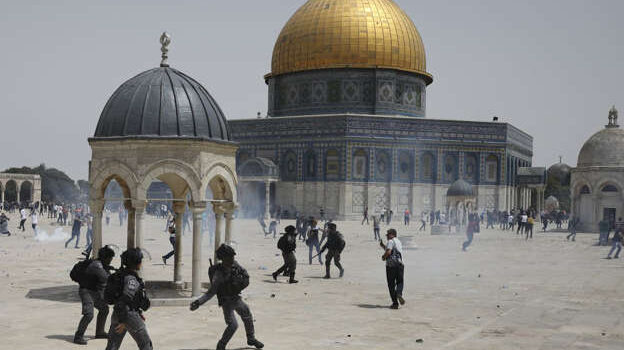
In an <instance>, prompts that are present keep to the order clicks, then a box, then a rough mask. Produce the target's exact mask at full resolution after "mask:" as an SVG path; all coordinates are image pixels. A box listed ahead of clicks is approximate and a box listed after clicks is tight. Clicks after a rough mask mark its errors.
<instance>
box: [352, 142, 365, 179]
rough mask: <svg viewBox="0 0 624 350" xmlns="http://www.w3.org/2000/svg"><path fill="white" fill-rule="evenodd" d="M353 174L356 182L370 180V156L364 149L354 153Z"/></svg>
mask: <svg viewBox="0 0 624 350" xmlns="http://www.w3.org/2000/svg"><path fill="white" fill-rule="evenodd" d="M351 172H352V177H353V179H354V180H366V179H367V178H368V154H367V153H366V151H364V150H363V149H359V150H357V151H355V152H354V153H353V164H352V170H351Z"/></svg>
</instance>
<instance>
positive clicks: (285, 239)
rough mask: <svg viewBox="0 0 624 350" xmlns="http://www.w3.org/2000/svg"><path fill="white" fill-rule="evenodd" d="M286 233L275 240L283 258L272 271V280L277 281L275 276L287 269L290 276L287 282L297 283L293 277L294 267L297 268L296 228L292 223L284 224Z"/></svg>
mask: <svg viewBox="0 0 624 350" xmlns="http://www.w3.org/2000/svg"><path fill="white" fill-rule="evenodd" d="M284 230H285V231H286V233H285V234H284V235H283V236H282V237H281V238H280V239H279V240H278V241H277V248H278V249H279V250H281V251H282V258H284V264H283V265H282V266H281V267H280V268H279V269H277V271H275V272H273V274H272V276H273V280H274V281H277V276H278V275H279V274H280V273H282V272H284V271H288V275H289V276H290V278H289V280H288V283H298V282H299V281H297V280H296V279H295V269H296V268H297V257H296V256H295V249H297V238H296V228H295V227H294V226H292V225H289V226H286V228H285V229H284Z"/></svg>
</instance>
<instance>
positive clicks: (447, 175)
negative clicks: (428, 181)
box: [444, 155, 457, 182]
mask: <svg viewBox="0 0 624 350" xmlns="http://www.w3.org/2000/svg"><path fill="white" fill-rule="evenodd" d="M444 180H445V181H447V182H453V181H455V180H457V158H456V157H455V156H453V155H447V156H446V157H445V158H444Z"/></svg>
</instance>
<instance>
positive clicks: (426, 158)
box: [420, 152, 435, 181]
mask: <svg viewBox="0 0 624 350" xmlns="http://www.w3.org/2000/svg"><path fill="white" fill-rule="evenodd" d="M421 163H422V166H421V167H420V169H421V170H420V171H421V178H422V179H423V180H426V181H430V180H433V174H435V164H434V161H433V155H432V154H431V153H429V152H425V153H423V155H422V161H421Z"/></svg>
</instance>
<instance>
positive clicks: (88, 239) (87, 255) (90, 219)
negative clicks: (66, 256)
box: [82, 213, 93, 257]
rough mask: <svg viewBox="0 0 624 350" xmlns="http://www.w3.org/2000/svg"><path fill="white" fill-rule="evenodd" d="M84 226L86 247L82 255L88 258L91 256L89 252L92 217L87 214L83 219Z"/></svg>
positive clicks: (91, 243)
mask: <svg viewBox="0 0 624 350" xmlns="http://www.w3.org/2000/svg"><path fill="white" fill-rule="evenodd" d="M85 224H87V233H86V238H87V246H86V247H85V250H84V251H83V252H82V255H84V256H85V257H89V255H91V250H92V249H93V215H91V214H90V213H89V214H87V215H86V217H85Z"/></svg>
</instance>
